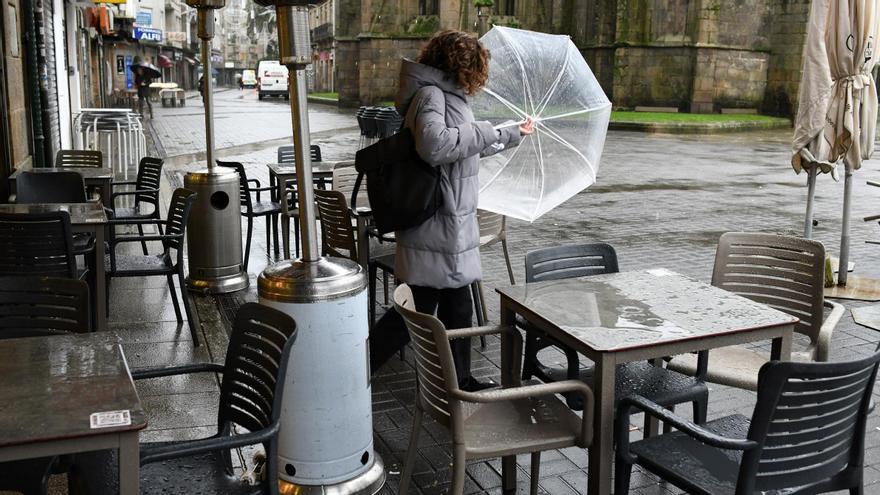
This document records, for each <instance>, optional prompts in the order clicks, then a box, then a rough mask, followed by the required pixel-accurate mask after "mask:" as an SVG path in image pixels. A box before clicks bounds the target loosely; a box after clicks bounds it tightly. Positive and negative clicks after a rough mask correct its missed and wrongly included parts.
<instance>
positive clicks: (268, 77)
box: [257, 60, 290, 100]
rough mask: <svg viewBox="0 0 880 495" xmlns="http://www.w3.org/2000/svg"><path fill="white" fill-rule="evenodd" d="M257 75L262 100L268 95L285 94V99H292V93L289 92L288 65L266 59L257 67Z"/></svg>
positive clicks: (259, 95) (259, 96)
mask: <svg viewBox="0 0 880 495" xmlns="http://www.w3.org/2000/svg"><path fill="white" fill-rule="evenodd" d="M257 77H258V78H259V79H258V83H257V88H258V93H257V97H258V98H259V99H261V100H262V99H263V98H264V97H266V96H283V97H284V99H285V100H287V99H290V93H288V92H287V84H288V73H287V67H285V66H283V65H281V64H280V63H279V62H277V61H271V60H264V61H262V62H260V65H259V66H258V67H257Z"/></svg>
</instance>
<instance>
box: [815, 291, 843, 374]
mask: <svg viewBox="0 0 880 495" xmlns="http://www.w3.org/2000/svg"><path fill="white" fill-rule="evenodd" d="M824 306H825V307H826V308H831V314H829V315H828V318H826V319H825V321H824V322H822V326H821V327H820V328H819V336H818V337H817V338H816V361H822V362H824V361H828V357H829V356H828V355H829V354H830V352H831V334H832V333H834V328H835V327H836V326H837V324H838V323H839V322H840V319H841V318H843V315H844V313H846V308H845V307H844V306H843V305H842V304H838V303H836V302H834V301H829V300H827V299H826V300H825V304H824Z"/></svg>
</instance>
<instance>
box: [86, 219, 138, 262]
mask: <svg viewBox="0 0 880 495" xmlns="http://www.w3.org/2000/svg"><path fill="white" fill-rule="evenodd" d="M137 227H138V234H139V235H140V236H141V237H143V236H144V226H143V225H141V224H138V226H137ZM141 248H142V249H143V250H144V256H147V255H148V254H149V253H147V241H141ZM96 249H97V248H96Z"/></svg>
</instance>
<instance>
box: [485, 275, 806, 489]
mask: <svg viewBox="0 0 880 495" xmlns="http://www.w3.org/2000/svg"><path fill="white" fill-rule="evenodd" d="M497 291H498V293H499V294H500V296H501V323H502V324H507V325H513V324H514V323H515V318H516V316H517V315H519V316H520V317H521V318H523V319H525V320H526V321H528V322H529V323H531V324H532V325H534V326H535V327H537V328H538V329H539V330H541V331H543V332H546V333H547V334H549V335H550V336H552V337H554V338H556V339H557V340H559V341H560V342H562V343H563V344H565V345H568V346H570V347H572V348H573V349H575V350H576V351H578V352H579V353H580V354H583V355H585V356H586V357H587V358H588V359H590V360H591V361H592V362H593V363H595V371H594V375H593V380H594V382H593V394H594V396H595V411H594V423H593V443H592V445H591V446H590V447H589V469H588V473H589V477H588V493H589V494H590V495H606V494H609V493H611V467H612V461H613V458H614V456H613V452H614V447H613V443H612V434H613V429H614V380H615V367H616V366H617V365H620V364H624V363H628V362H633V361H642V360H656V359H658V358H662V357H664V356H672V355H676V354H683V353H688V352H697V351H704V350H709V349H713V348H718V347H724V346H730V345H737V344H745V343H748V342H756V341H764V340H772V346H771V348H772V350H771V358H772V359H781V360H787V359H789V357H790V354H791V339H792V331H793V329H794V325H795V323H797V321H798V320H797V318H795V317H792V316H790V315H788V314H786V313H783V312H781V311H777V310H775V309H772V308H770V307H768V306H765V305H763V304H759V303H757V302H754V301H751V300H749V299H746V298H744V297H741V296H738V295H736V294H733V293H732V292H728V291H725V290H723V289H719V288H717V287H713V286H711V285H709V284H706V283H703V282H698V281H695V280H692V279H689V278H687V277H685V276H682V275H679V274H677V273H675V272H672V271H669V270H666V269H662V268H658V269H651V270H642V271H632V272H621V273H612V274H605V275H595V276H590V277H582V278H573V279H566V280H557V281H548V282H538V283H531V284H525V285H517V286H511V287H504V288H500V289H497ZM501 347H502V357H501V360H502V363H501V372H502V376H501V380H502V384H504V385H505V386H511V385H512V386H515V385H518V384H519V382H520V369H521V366H522V356H513V355H512V352H513V349H514V348H515V346H513V345H511V342H510V341H509V340H505V339H504V338H502V342H501ZM711 355H712V353H711V352H709V358H710V359H711ZM502 483H503V488H504V491H505V493H511V492H512V491H513V490H515V489H516V460H515V458H505V459H503V461H502Z"/></svg>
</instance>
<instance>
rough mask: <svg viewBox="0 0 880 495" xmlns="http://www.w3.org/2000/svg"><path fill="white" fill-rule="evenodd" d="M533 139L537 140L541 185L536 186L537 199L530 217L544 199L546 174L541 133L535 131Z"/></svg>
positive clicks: (534, 213)
mask: <svg viewBox="0 0 880 495" xmlns="http://www.w3.org/2000/svg"><path fill="white" fill-rule="evenodd" d="M535 140H536V141H537V142H538V167H539V171H540V174H539V177H540V179H541V187H539V188H538V200H537V201H535V209H534V211H532V217H535V216H536V215H537V213H538V210H539V209H540V208H541V203H542V202H543V201H544V185H545V184H546V174H545V173H544V151H543V147H542V146H541V134H540V133H538V132H535Z"/></svg>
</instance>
